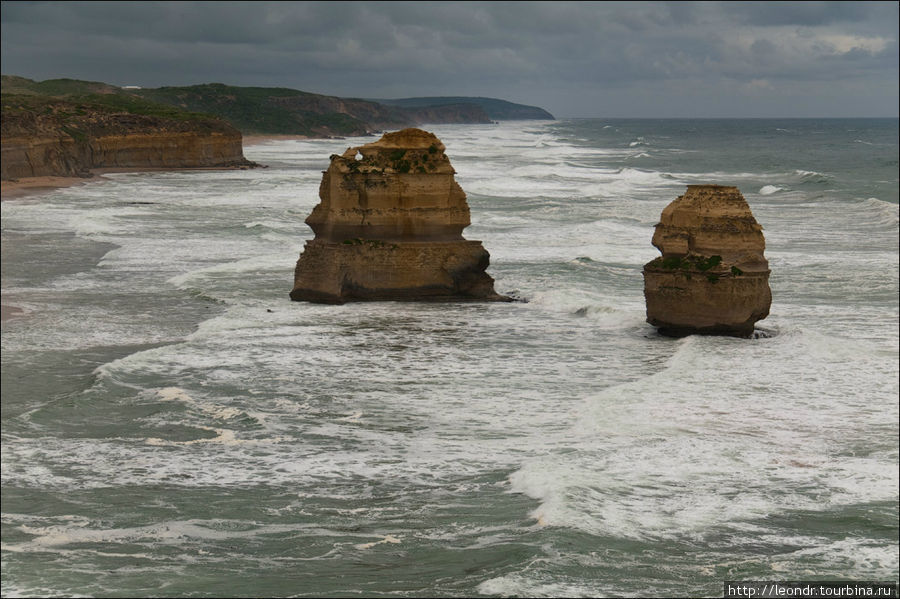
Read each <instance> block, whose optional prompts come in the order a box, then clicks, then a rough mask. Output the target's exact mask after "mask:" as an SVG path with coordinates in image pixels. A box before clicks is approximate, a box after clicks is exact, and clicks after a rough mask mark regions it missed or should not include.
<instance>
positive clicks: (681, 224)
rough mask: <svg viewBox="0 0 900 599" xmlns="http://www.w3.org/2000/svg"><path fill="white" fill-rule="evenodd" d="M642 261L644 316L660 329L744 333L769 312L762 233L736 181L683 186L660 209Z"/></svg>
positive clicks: (664, 331) (675, 334) (747, 334)
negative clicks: (653, 252)
mask: <svg viewBox="0 0 900 599" xmlns="http://www.w3.org/2000/svg"><path fill="white" fill-rule="evenodd" d="M653 245H654V246H656V247H657V248H658V249H659V251H660V252H662V256H661V257H659V258H656V259H655V260H653V261H651V262H649V263H647V264H646V265H645V266H644V297H645V298H646V300H647V322H649V323H650V324H652V325H653V326H655V327H657V328H658V329H659V332H660V333H662V334H663V335H668V336H672V337H683V336H685V335H692V334H700V335H730V336H734V337H750V336H751V335H752V334H753V325H754V323H756V321H758V320H762V319H763V318H765V317H766V316H768V315H769V307H770V306H771V304H772V292H771V290H770V289H769V263H768V261H766V258H765V256H764V252H765V249H766V240H765V238H764V237H763V234H762V227H761V226H760V225H759V223H757V222H756V219H755V218H754V217H753V213H752V212H751V211H750V206H749V205H748V204H747V201H746V200H745V199H744V196H743V195H741V192H740V191H739V190H738V188H737V187H725V186H722V185H688V187H687V192H685V194H684V195H683V196H679V197H678V198H677V199H676V200H675V201H674V202H672V203H671V204H669V205H668V206H666V207H665V209H664V210H663V211H662V216H661V217H660V222H659V224H657V225H656V232H655V233H654V234H653Z"/></svg>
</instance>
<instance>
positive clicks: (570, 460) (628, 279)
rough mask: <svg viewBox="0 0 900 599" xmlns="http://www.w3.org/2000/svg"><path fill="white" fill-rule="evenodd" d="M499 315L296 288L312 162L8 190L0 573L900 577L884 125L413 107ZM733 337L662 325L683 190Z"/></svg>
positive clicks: (670, 580)
mask: <svg viewBox="0 0 900 599" xmlns="http://www.w3.org/2000/svg"><path fill="white" fill-rule="evenodd" d="M427 128H428V129H430V130H432V131H434V132H435V133H436V134H437V135H438V136H439V137H440V138H441V139H442V140H443V142H444V143H445V145H446V146H447V154H448V156H449V157H450V159H451V161H452V163H453V165H454V167H455V168H456V170H457V180H458V181H459V183H460V184H461V185H462V187H463V189H464V190H465V191H466V192H467V194H468V201H469V205H470V207H471V213H472V225H471V226H470V227H469V228H468V229H467V230H466V231H465V235H466V237H467V238H469V239H479V240H482V241H483V242H484V245H485V247H486V248H487V249H488V251H489V252H490V253H491V265H490V267H489V273H490V274H492V276H493V277H494V278H495V279H496V289H497V291H498V292H500V293H505V294H512V295H515V296H516V297H518V298H521V299H523V300H526V301H524V302H518V303H512V304H478V303H475V304H472V303H462V304H453V303H450V304H429V303H426V304H416V303H393V302H375V303H354V304H347V305H343V306H326V305H315V304H307V303H295V302H290V301H289V300H288V292H289V291H290V289H291V287H292V283H293V281H292V272H293V267H294V263H295V261H296V259H297V257H298V255H299V253H300V251H301V250H302V247H303V244H304V242H305V241H306V240H308V239H310V238H311V237H312V232H311V231H310V229H309V228H308V227H307V226H306V225H305V224H304V222H303V221H304V218H305V217H306V216H307V215H308V214H309V212H310V211H311V209H312V207H313V206H314V205H315V204H316V203H317V201H318V198H317V191H318V185H319V182H320V180H321V171H322V170H323V169H325V168H327V166H328V157H329V155H330V154H332V153H338V152H342V151H343V150H344V149H346V148H347V147H349V146H353V145H360V144H362V143H366V142H369V141H372V138H358V139H346V140H308V141H291V140H283V141H271V142H267V143H263V144H261V145H256V146H251V147H248V148H247V149H246V152H245V153H246V156H247V157H248V158H250V159H251V160H255V161H257V162H260V163H264V164H266V165H268V168H266V169H256V170H246V171H240V170H236V171H198V172H154V173H129V174H115V175H107V177H106V178H105V179H104V180H95V181H91V182H88V183H87V184H85V185H81V186H77V187H71V188H68V189H61V190H57V191H54V192H51V193H47V194H44V195H41V196H33V197H29V198H25V199H17V200H13V201H5V202H3V204H2V236H3V237H2V240H3V271H2V283H3V303H4V304H7V305H14V306H18V307H20V308H22V309H23V310H24V311H25V313H24V314H22V315H19V316H15V317H13V318H12V319H10V320H7V321H5V322H4V323H3V331H2V350H3V351H2V369H3V370H2V449H3V453H2V456H3V457H2V591H3V595H4V596H17V595H20V596H21V595H74V596H188V595H190V596H231V595H233V596H265V595H274V596H321V595H326V596H359V595H363V596H388V595H390V596H398V595H399V596H435V595H438V596H478V595H486V596H559V595H564V596H654V595H655V596H688V595H692V596H717V595H721V592H722V581H724V580H798V579H804V580H805V579H808V580H836V579H837V580H889V581H896V580H897V577H898V561H900V560H898V433H897V422H898V353H900V351H898V337H900V335H898V293H900V291H898V121H897V120H896V119H883V120H783V121H776V120H682V121H678V120H664V121H654V120H563V121H555V122H549V121H548V122H506V123H500V124H494V125H453V126H448V125H441V126H434V127H427ZM694 183H717V184H722V185H736V186H738V187H739V188H740V189H741V191H742V192H743V194H744V196H745V197H746V198H747V200H748V202H749V204H750V206H751V208H752V210H753V212H754V214H755V216H756V218H757V220H758V221H759V222H760V223H761V224H762V226H763V227H764V230H765V235H766V241H767V250H766V256H767V258H768V259H769V263H770V265H771V268H772V275H771V280H770V282H771V286H772V293H773V298H774V299H773V303H772V309H771V314H770V316H769V317H768V318H767V319H766V320H764V321H761V322H760V323H758V328H759V329H761V330H762V331H763V332H764V333H765V335H764V336H763V338H759V339H752V340H746V339H732V338H716V337H688V338H684V339H677V340H676V339H669V338H665V337H661V336H659V335H658V334H657V333H656V332H655V330H654V329H653V328H652V327H650V326H649V325H648V324H647V323H646V322H645V311H644V299H643V280H642V276H641V267H642V265H643V264H644V263H646V262H648V261H650V260H651V259H653V258H654V257H656V256H657V255H658V252H657V250H656V249H654V248H653V247H652V245H651V244H650V239H651V237H652V234H653V225H654V224H655V223H656V222H657V221H658V219H659V215H660V212H661V210H662V209H663V208H664V207H665V206H666V205H667V204H668V203H669V202H671V201H672V200H674V199H675V197H676V196H678V195H680V194H681V193H683V192H684V189H685V185H688V184H694Z"/></svg>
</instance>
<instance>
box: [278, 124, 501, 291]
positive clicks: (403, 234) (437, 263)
mask: <svg viewBox="0 0 900 599" xmlns="http://www.w3.org/2000/svg"><path fill="white" fill-rule="evenodd" d="M444 149H445V148H444V144H442V143H441V141H440V140H439V139H438V138H437V137H436V136H435V135H434V134H432V133H428V132H426V131H422V130H421V129H404V130H402V131H397V132H395V133H387V134H385V135H384V137H382V138H381V139H380V140H378V141H376V142H374V143H370V144H366V145H364V146H360V147H356V148H348V149H347V151H345V152H344V153H343V154H342V155H340V156H339V155H337V154H334V155H332V156H331V165H330V166H329V168H328V170H327V171H325V173H324V175H323V177H322V183H321V185H320V187H319V198H320V199H321V202H320V203H319V204H318V205H316V207H315V208H314V209H313V211H312V214H310V215H309V217H308V218H307V219H306V223H307V224H308V225H309V226H310V227H311V228H312V230H313V232H314V233H315V238H314V239H313V240H312V241H308V242H307V243H306V247H305V248H304V250H303V253H302V254H301V255H300V259H299V260H298V261H297V267H296V269H295V271H294V289H293V290H292V291H291V299H292V300H296V301H310V302H320V303H344V302H347V301H359V300H488V301H509V298H506V297H504V296H501V295H498V294H497V293H496V292H495V291H494V280H493V279H492V278H491V277H490V276H489V275H488V274H487V273H486V272H485V270H486V269H487V266H488V263H489V259H490V255H489V254H488V252H487V250H485V249H484V247H483V246H482V245H481V242H480V241H469V240H466V239H464V238H463V236H462V231H463V229H464V228H465V227H467V226H468V225H469V224H470V221H469V206H468V204H467V203H466V194H465V193H464V192H463V190H462V188H461V187H460V186H459V184H458V183H456V181H455V180H454V178H453V175H454V174H455V172H456V171H454V170H453V167H452V166H451V165H450V160H449V159H448V158H447V156H446V154H444Z"/></svg>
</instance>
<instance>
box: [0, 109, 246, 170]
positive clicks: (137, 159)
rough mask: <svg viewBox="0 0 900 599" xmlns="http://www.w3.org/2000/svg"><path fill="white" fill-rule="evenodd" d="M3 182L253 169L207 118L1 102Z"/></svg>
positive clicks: (233, 137)
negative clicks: (117, 170) (143, 171)
mask: <svg viewBox="0 0 900 599" xmlns="http://www.w3.org/2000/svg"><path fill="white" fill-rule="evenodd" d="M0 134H2V139H3V144H2V169H0V177H2V178H3V179H7V180H8V179H18V178H21V177H37V176H44V175H55V176H89V171H90V169H92V168H103V167H125V168H129V167H131V168H147V167H160V168H198V167H225V166H253V163H251V162H249V161H247V160H246V159H245V158H244V155H243V150H242V147H241V134H240V132H239V131H237V130H236V129H234V128H233V127H231V126H230V125H228V124H227V123H224V122H221V121H218V120H216V119H212V118H199V119H197V118H191V119H181V120H179V119H177V118H164V117H158V116H152V115H141V114H131V113H127V112H121V111H117V110H114V109H107V108H105V107H102V106H94V105H90V104H84V103H77V102H69V101H65V100H60V99H54V100H46V99H36V98H29V97H22V98H17V97H16V96H12V97H7V96H4V98H3V120H2V125H0Z"/></svg>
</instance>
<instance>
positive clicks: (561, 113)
mask: <svg viewBox="0 0 900 599" xmlns="http://www.w3.org/2000/svg"><path fill="white" fill-rule="evenodd" d="M898 37H900V35H898V3H897V2H772V3H768V2H745V3H744V2H601V3H593V2H458V3H457V2H409V3H407V2H296V3H292V2H271V3H267V2H63V3H57V2H2V41H0V43H2V55H0V56H2V58H0V60H2V71H3V74H6V75H21V76H24V77H28V78H30V79H36V80H44V79H51V78H58V77H71V78H75V79H89V80H93V81H104V82H107V83H113V84H116V85H141V86H144V87H158V86H162V85H190V84H195V83H209V82H221V83H228V84H231V85H260V86H281V87H292V88H296V89H301V90H304V91H309V92H315V93H322V94H329V95H337V96H351V97H364V98H400V97H410V96H439V95H467V96H489V97H495V98H503V99H506V100H510V101H513V102H520V103H524V104H532V105H537V106H541V107H543V108H546V109H547V110H549V111H550V112H552V113H554V114H555V115H556V116H557V117H778V116H788V117H807V116H892V117H896V116H897V114H898V103H900V92H898V44H897V42H898Z"/></svg>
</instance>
